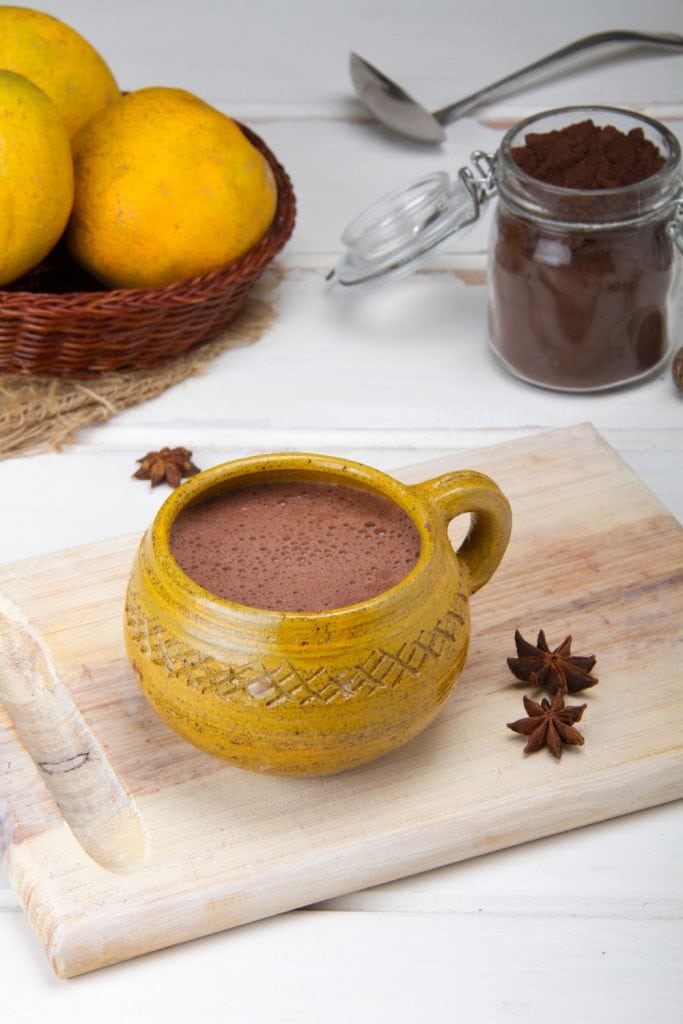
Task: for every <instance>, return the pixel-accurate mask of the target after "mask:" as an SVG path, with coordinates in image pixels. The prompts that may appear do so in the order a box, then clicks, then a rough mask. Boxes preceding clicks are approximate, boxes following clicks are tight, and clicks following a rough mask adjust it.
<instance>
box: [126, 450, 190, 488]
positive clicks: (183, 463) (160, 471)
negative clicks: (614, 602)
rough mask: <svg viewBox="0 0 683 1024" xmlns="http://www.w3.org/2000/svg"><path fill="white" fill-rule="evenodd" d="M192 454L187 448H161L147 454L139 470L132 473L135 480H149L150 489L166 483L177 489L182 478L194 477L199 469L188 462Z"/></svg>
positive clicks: (139, 460) (140, 461)
mask: <svg viewBox="0 0 683 1024" xmlns="http://www.w3.org/2000/svg"><path fill="white" fill-rule="evenodd" d="M191 455H192V452H191V451H189V450H188V449H187V448H162V449H161V450H160V451H158V452H147V454H146V455H143V457H142V458H141V459H138V460H137V461H138V462H139V463H140V468H139V469H138V470H137V472H135V473H133V477H134V478H135V479H136V480H150V481H151V485H150V486H152V487H157V486H158V484H161V483H163V482H164V480H165V481H166V483H168V484H170V485H171V487H177V486H178V485H179V484H180V481H181V479H182V477H184V476H194V475H195V473H199V467H198V466H195V464H194V463H193V462H191V461H190V456H191Z"/></svg>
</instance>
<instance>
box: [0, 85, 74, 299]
mask: <svg viewBox="0 0 683 1024" xmlns="http://www.w3.org/2000/svg"><path fill="white" fill-rule="evenodd" d="M72 200H73V164H72V158H71V147H70V144H69V137H68V135H67V133H66V128H65V127H64V123H63V121H62V119H61V117H60V116H59V114H58V112H57V109H56V108H55V106H54V104H53V103H52V101H51V100H49V99H48V98H47V96H46V95H45V93H44V92H42V91H41V90H40V89H39V88H38V86H37V85H34V84H33V82H29V80H28V79H27V78H24V77H23V76H22V75H17V74H15V73H14V72H13V71H0V285H4V284H8V283H9V282H10V281H13V280H14V279H15V278H17V277H20V276H21V275H22V274H24V273H25V272H26V271H27V270H30V269H31V268H32V267H34V266H35V265H36V264H37V263H40V261H41V260H42V259H43V257H44V256H46V255H47V253H48V252H49V251H50V249H51V248H52V246H53V245H54V244H55V242H57V240H58V239H59V237H60V235H61V234H62V232H63V230H64V227H65V225H66V222H67V220H68V218H69V213H70V211H71V204H72Z"/></svg>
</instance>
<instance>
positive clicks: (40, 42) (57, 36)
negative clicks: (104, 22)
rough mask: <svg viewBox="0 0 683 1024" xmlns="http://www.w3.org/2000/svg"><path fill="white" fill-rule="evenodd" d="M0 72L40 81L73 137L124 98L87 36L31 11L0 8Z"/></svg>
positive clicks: (37, 83)
mask: <svg viewBox="0 0 683 1024" xmlns="http://www.w3.org/2000/svg"><path fill="white" fill-rule="evenodd" d="M0 68H6V69H7V70H8V71H16V72H17V73H18V74H20V75H24V76H25V77H26V78H29V79H30V80H31V81H32V82H35V84H36V85H37V86H39V88H41V89H42V90H43V92H44V93H46V94H47V95H48V96H49V97H50V99H51V100H52V102H53V103H54V105H55V106H56V107H57V110H58V111H59V113H60V114H61V115H62V117H63V119H64V123H65V125H66V130H67V132H68V133H69V136H70V137H71V136H73V135H75V134H76V132H77V131H78V130H79V129H80V128H81V127H82V126H83V125H84V124H85V123H86V121H88V120H89V119H90V118H91V117H92V115H93V114H94V113H96V111H98V110H99V109H100V107H103V106H104V105H105V104H106V103H110V102H111V101H112V100H113V99H115V98H116V97H118V96H119V95H120V93H119V89H118V86H117V84H116V80H115V79H114V76H113V74H112V73H111V71H110V69H109V67H108V66H107V64H106V63H105V62H104V60H103V59H102V57H101V56H100V55H99V53H98V52H97V51H96V50H95V49H94V48H93V47H92V46H91V44H90V43H89V42H88V41H87V40H86V39H84V38H83V36H81V35H80V34H79V33H78V32H76V30H75V29H73V28H71V27H70V26H69V25H65V24H64V22H62V21H59V20H58V19H57V18H53V17H51V15H49V14H44V13H43V12H42V11H34V10H31V9H30V8H28V7H5V6H0Z"/></svg>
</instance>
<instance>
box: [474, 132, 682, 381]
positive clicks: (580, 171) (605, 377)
mask: <svg viewBox="0 0 683 1024" xmlns="http://www.w3.org/2000/svg"><path fill="white" fill-rule="evenodd" d="M510 155H511V158H512V161H514V165H516V166H517V167H521V168H522V169H523V170H524V171H526V173H527V174H529V175H531V176H532V177H534V178H536V179H537V180H538V182H539V189H538V200H537V203H536V205H537V206H538V207H540V208H541V209H542V213H541V215H540V216H538V215H536V213H535V211H532V212H531V213H527V212H526V211H525V210H523V209H517V208H515V207H514V206H512V207H509V206H507V205H506V202H505V198H504V189H502V188H501V190H500V192H501V201H500V203H499V206H498V213H497V230H496V236H495V244H494V249H493V253H492V277H491V291H490V296H491V297H490V302H489V326H490V332H491V338H492V342H493V346H494V349H495V351H496V352H497V353H498V355H499V356H500V357H501V358H502V359H503V361H504V362H505V364H506V365H507V366H508V367H509V368H510V369H511V370H512V371H513V372H514V373H516V374H517V375H519V376H521V377H523V378H524V379H526V380H529V381H531V382H533V383H538V384H542V385H545V386H548V387H554V388H558V389H566V390H593V389H595V388H601V387H608V386H612V385H614V384H616V383H620V382H624V381H628V380H632V379H636V378H638V377H639V376H642V375H644V374H645V373H647V371H648V370H650V369H652V368H653V367H655V366H656V365H657V364H658V363H659V362H660V361H661V360H662V359H663V358H664V356H665V355H666V352H667V348H668V344H669V342H668V337H667V299H668V295H669V290H670V285H671V279H672V263H673V254H672V246H671V242H670V240H669V238H668V237H667V235H666V222H667V220H668V216H669V215H668V214H667V215H660V216H658V217H652V218H647V217H644V218H643V217H642V214H643V210H642V209H640V208H639V207H638V203H637V200H636V204H635V210H634V211H633V212H632V208H633V206H634V199H633V196H632V192H633V190H632V189H628V188H626V189H624V190H623V191H621V192H620V191H619V189H622V188H623V187H624V186H628V185H634V184H636V183H638V182H641V181H645V180H647V179H648V178H649V177H651V176H652V175H653V174H655V173H656V172H657V171H658V170H659V169H660V168H661V167H662V166H663V164H664V163H665V158H664V156H663V155H662V154H661V152H660V151H659V149H658V148H657V147H656V146H655V145H654V144H653V143H652V142H650V141H649V140H648V139H646V138H645V137H644V135H643V132H642V130H641V129H640V128H636V129H634V130H633V131H628V132H622V131H620V130H619V129H617V128H615V127H613V126H611V125H608V126H605V127H597V126H596V125H595V124H594V123H593V121H582V122H579V123H576V124H572V125H569V126H567V127H564V128H562V129H560V130H556V131H549V132H545V133H540V132H538V133H532V132H529V133H527V134H526V135H525V137H524V145H523V146H517V147H512V148H511V150H510ZM510 173H511V174H514V173H516V172H515V171H514V169H513V170H511V171H510ZM531 185H533V183H531ZM531 185H530V186H529V190H528V191H529V192H530V193H532V192H533V189H532V187H531ZM549 185H550V186H559V189H561V191H558V190H557V189H556V188H548V186H549ZM608 189H609V190H612V191H609V192H606V193H605V196H604V199H603V198H602V197H601V196H600V195H599V193H596V191H593V192H592V194H591V191H590V190H608ZM533 198H534V201H536V198H537V197H536V196H534V197H533ZM606 212H608V213H609V216H602V214H604V213H606ZM639 218H641V219H639ZM619 221H622V222H624V221H635V222H632V223H619ZM593 222H595V225H596V226H595V230H593V229H592V228H588V227H587V226H586V225H587V223H593ZM605 223H606V227H603V226H602V225H603V224H605Z"/></svg>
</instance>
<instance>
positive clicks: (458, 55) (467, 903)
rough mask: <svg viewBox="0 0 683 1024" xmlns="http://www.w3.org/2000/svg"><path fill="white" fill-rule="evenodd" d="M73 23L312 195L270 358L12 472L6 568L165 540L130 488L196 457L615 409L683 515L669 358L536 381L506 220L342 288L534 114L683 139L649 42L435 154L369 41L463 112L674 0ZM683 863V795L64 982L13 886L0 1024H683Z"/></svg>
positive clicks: (460, 433) (242, 354) (230, 9)
mask: <svg viewBox="0 0 683 1024" xmlns="http://www.w3.org/2000/svg"><path fill="white" fill-rule="evenodd" d="M46 9H49V11H50V13H53V14H55V15H56V16H58V17H61V18H63V19H64V20H66V21H68V22H70V23H71V24H72V25H74V26H75V27H77V28H78V29H79V30H80V31H81V32H82V33H83V34H84V35H86V36H87V37H88V38H90V39H91V41H93V42H94V43H95V45H96V46H97V47H98V48H99V49H100V51H101V52H102V53H103V55H104V56H105V57H106V58H107V60H108V61H109V63H110V64H111V65H112V67H113V68H114V70H115V73H116V74H117V77H118V79H119V81H120V83H121V84H122V85H123V86H125V87H126V88H129V89H134V88H138V87H142V86H144V85H156V84H168V85H173V86H179V87H183V88H186V89H189V90H190V91H193V92H196V93H197V94H199V95H200V96H202V97H203V98H205V99H207V100H208V101H209V102H212V103H214V104H215V105H217V106H219V107H220V108H221V109H223V110H225V111H226V112H228V113H230V114H232V115H234V116H236V117H239V118H240V119H242V120H244V121H246V122H247V123H250V124H251V125H252V126H253V127H254V128H255V130H256V131H257V132H258V133H259V134H261V135H262V137H263V138H264V139H265V140H266V141H267V143H268V144H269V145H270V147H271V148H272V149H273V150H274V151H275V153H276V154H277V155H278V157H279V158H280V160H281V161H282V162H283V164H284V165H285V167H286V168H287V170H288V172H289V174H290V176H291V178H292V180H293V183H294V187H295V190H296V193H297V198H298V223H297V227H296V230H295V234H294V236H293V238H292V239H291V241H290V243H289V245H288V246H287V248H286V249H285V251H284V253H283V254H282V255H281V257H280V258H279V260H278V266H279V268H280V269H281V271H282V272H283V276H282V280H281V281H280V282H279V284H277V286H276V288H275V290H274V291H273V292H271V293H270V294H269V300H270V301H273V302H274V304H275V308H276V316H275V319H274V322H273V324H272V325H271V326H270V327H269V329H268V331H267V332H266V334H265V336H264V337H262V338H261V339H260V340H259V341H258V342H257V343H255V344H253V345H251V346H247V347H244V348H238V349H235V350H232V351H230V352H226V353H225V354H224V355H223V356H221V357H220V358H219V359H218V360H217V361H216V362H215V363H214V364H213V365H212V366H211V368H210V370H209V371H208V372H207V373H206V374H205V375H204V376H202V377H197V378H194V379H190V380H188V381H187V382H185V383H183V384H181V385H179V386H177V387H176V388H174V389H172V390H171V391H168V392H167V393H166V394H164V395H163V396H162V397H160V398H158V399H156V400H154V401H150V402H148V403H147V404H145V405H142V406H139V407H137V408H135V409H132V410H130V411H128V412H126V413H124V414H122V415H120V416H118V417H116V418H115V419H113V420H112V421H110V422H109V423H108V424H107V425H105V426H102V427H98V428H97V429H93V430H89V431H87V432H84V433H83V434H81V435H80V436H79V437H78V439H77V441H76V443H75V444H73V445H72V446H70V447H68V448H66V449H65V450H64V451H63V452H61V453H59V454H57V453H47V454H42V455H35V456H31V457H24V458H18V459H13V460H9V461H6V462H4V463H0V517H1V518H0V522H1V523H2V529H1V530H0V562H8V561H13V560H15V559H17V558H20V557H24V556H30V555H35V554H39V553H41V552H45V551H50V550H54V549H56V548H60V547H64V546H68V545H71V544H79V543H84V542H87V541H90V540H97V539H103V538H106V537H109V536H113V535H116V534H120V533H127V532H130V531H137V530H140V531H142V530H143V529H144V528H145V527H146V526H147V524H148V523H149V522H150V520H151V519H152V517H153V515H154V513H155V511H156V509H157V508H158V506H159V504H160V503H161V501H162V500H163V498H164V497H165V494H166V493H167V492H165V491H164V489H163V488H159V489H156V490H154V491H151V490H150V489H148V488H147V486H146V485H144V484H140V483H137V482H133V481H131V480H130V474H131V472H132V471H133V469H134V468H135V459H136V458H138V457H139V456H140V455H142V454H144V453H145V452H146V451H148V450H150V449H153V448H157V447H160V446H163V445H170V446H174V445H179V444H181V445H186V446H187V447H189V448H192V449H193V451H194V454H195V461H196V462H197V463H198V464H199V465H200V466H202V467H206V466H209V465H211V464H213V463H216V462H219V461H224V460H226V459H229V458H232V457H236V456H239V455H243V454H247V453H251V452H262V451H269V450H283V449H296V450H316V451H323V452H329V453H332V454H343V455H345V456H347V457H353V458H357V459H360V460H361V461H364V462H367V463H370V464H373V465H375V466H377V467H379V468H382V469H392V468H396V467H398V466H401V465H404V464H406V463H410V462H418V461H422V460H424V459H427V458H431V457H434V456H437V455H439V454H443V453H445V452H449V451H452V450H455V449H476V448H478V447H480V446H482V445H486V444H490V443H495V442H496V441H498V440H508V439H512V438H515V437H519V436H522V435H524V434H527V433H531V432H534V431H536V430H539V429H545V428H548V427H554V426H564V425H570V424H574V423H577V422H583V421H590V422H592V423H593V424H594V425H595V426H596V427H597V428H598V429H599V430H600V431H601V432H602V433H603V434H604V436H605V437H606V438H607V440H608V441H609V442H610V443H611V444H612V445H613V446H614V447H615V448H616V449H617V450H618V451H619V452H620V454H621V455H622V456H623V458H624V459H625V460H626V461H627V462H628V463H629V464H630V465H631V466H632V467H633V469H634V470H635V471H636V472H637V473H638V474H639V475H640V476H641V478H642V479H643V480H644V481H645V482H646V483H647V484H648V485H649V486H650V487H651V488H652V490H653V491H654V492H655V493H656V494H657V495H658V497H659V498H660V499H661V500H662V501H663V502H664V503H665V504H666V505H667V506H668V507H669V509H670V510H671V511H672V512H673V513H674V515H675V516H677V518H678V519H679V520H683V395H681V394H680V393H679V392H677V391H676V390H675V389H674V386H673V384H672V381H671V377H670V374H669V372H668V370H667V372H665V373H662V374H661V376H660V377H659V378H658V379H655V380H653V381H650V382H649V383H647V384H644V385H642V386H640V387H637V388H634V389H631V390H627V391H623V392H615V393H609V394H600V395H586V396H570V395H560V394H554V393H550V392H545V391H542V390H538V389H534V388H531V387H528V386H525V385H523V384H521V383H519V382H517V381H516V380H514V379H512V378H511V377H509V376H508V375H506V374H505V373H504V371H502V370H501V369H500V368H499V367H498V366H497V364H496V363H495V362H494V360H493V358H492V357H491V355H490V354H489V352H488V350H487V347H486V324H485V289H484V286H483V284H482V280H483V271H484V269H485V263H486V238H487V227H488V225H487V223H486V219H485V221H484V222H483V223H482V224H480V225H479V226H478V227H477V228H476V229H475V230H474V231H473V232H472V233H471V234H469V235H468V237H467V239H466V240H465V241H464V242H462V243H461V244H459V245H451V246H449V245H447V246H445V248H444V249H443V250H441V251H439V252H438V253H436V254H435V255H434V256H433V258H432V259H431V261H430V262H429V264H428V265H427V269H426V271H425V272H423V273H421V274H420V275H418V276H416V277H414V278H413V279H411V280H409V281H405V282H403V283H401V284H398V285H395V286H391V287H389V288H386V289H384V290H383V291H379V292H373V293H366V294H363V295H352V294H349V293H345V292H342V291H340V290H338V289H337V288H334V287H331V286H330V285H328V284H326V283H325V275H326V273H327V271H328V270H329V269H330V268H331V267H332V266H333V265H334V263H335V262H336V260H337V258H338V256H339V252H340V247H339V235H340V232H341V230H342V228H343V227H344V225H345V224H346V222H347V221H348V220H349V219H350V218H351V217H352V216H354V215H355V214H356V213H357V212H359V211H360V210H361V209H362V208H363V207H364V206H365V205H366V204H367V203H368V202H370V201H371V200H373V199H374V198H376V197H377V196H379V195H381V194H382V193H384V192H385V191H387V190H388V189H390V188H393V187H395V186H398V185H400V184H402V183H404V182H408V181H410V180H411V179H412V178H414V177H416V176H418V175H420V174H422V173H426V172H428V171H430V170H435V169H445V170H448V171H450V172H454V171H455V170H456V169H457V167H458V166H459V165H460V164H461V163H462V162H464V161H466V159H467V157H468V155H469V153H470V152H471V150H473V149H475V148H484V149H487V150H489V151H493V150H494V149H495V147H496V145H497V142H498V140H499V139H500V136H501V131H502V129H503V128H504V127H505V126H507V125H508V124H510V123H512V122H513V121H515V120H517V119H519V118H520V117H522V116H525V115H527V114H530V113H533V112H535V111H537V110H541V109H545V108H550V107H552V106H556V105H564V104H568V103H581V102H586V103H595V102H597V103H609V104H615V105H621V106H626V107H631V108H635V109H639V110H643V111H645V112H647V113H650V114H652V115H653V116H655V117H659V118H661V119H663V120H665V121H666V122H667V123H668V124H669V125H670V126H671V127H672V128H673V129H674V131H676V132H677V133H678V135H679V137H680V136H681V135H682V134H683V57H661V56H657V57H654V56H652V55H647V56H646V55H642V54H641V55H638V56H637V57H636V56H631V57H630V58H629V59H627V60H626V59H621V60H612V61H611V62H610V63H609V64H608V65H603V66H597V65H595V64H592V65H591V66H590V67H587V68H584V69H583V70H582V72H581V73H580V74H578V73H575V74H569V73H565V74H564V75H562V76H561V77H553V78H552V79H550V80H548V81H547V82H545V83H544V84H543V85H537V86H536V87H535V88H528V89H527V90H525V91H524V92H520V93H517V94H516V95H514V96H510V97H508V98H506V99H504V100H500V101H499V102H498V103H496V104H495V105H493V106H490V107H487V108H484V109H482V110H480V111H478V112H477V116H476V117H474V116H473V117H469V118H465V119H463V120H462V121H460V122H458V123H456V124H454V125H452V126H451V127H450V128H449V130H448V141H447V143H446V144H445V145H444V146H443V147H441V148H440V149H438V150H430V149H426V148H424V147H422V146H418V145H412V144H410V143H408V142H403V141H400V140H398V139H396V138H392V137H389V136H388V135H387V134H386V133H384V132H383V131H381V130H378V129H377V128H376V127H375V126H373V125H372V124H370V123H369V121H368V120H367V119H366V118H364V116H363V112H362V110H361V108H360V106H359V105H358V104H357V103H356V102H355V100H354V99H353V95H352V91H351V86H350V80H349V77H348V72H347V58H348V52H349V50H350V49H355V50H357V51H358V52H360V53H361V54H363V55H364V56H366V57H367V58H368V59H370V60H372V61H373V62H376V63H377V64H378V65H379V66H380V67H382V68H383V69H384V70H386V71H387V72H388V73H389V74H393V75H394V76H395V77H397V78H400V80H401V81H402V82H403V84H405V85H406V87H407V88H408V89H409V90H410V91H411V92H413V94H415V95H416V96H418V97H420V98H421V99H423V100H424V101H425V102H426V103H427V104H429V105H432V106H434V107H436V106H441V105H443V104H444V103H446V102H448V101H450V100H452V99H455V98H456V97H458V96H459V95H464V94H466V93H467V92H470V91H473V90H474V89H475V88H476V87H478V86H480V85H483V84H485V83H487V82H488V81H491V80H493V79H494V78H496V77H499V76H500V75H502V74H503V73H505V72H507V71H509V70H512V69H514V68H516V67H517V66H520V65H521V64H523V63H526V62H528V61H530V60H532V59H534V58H536V57H538V56H540V55H542V54H544V53H546V52H548V51H550V50H552V49H554V48H556V47H557V46H559V45H561V44H562V43H564V42H568V41H570V40H571V39H573V38H575V37H578V36H580V35H584V34H587V33H589V32H594V31H598V30H600V29H607V28H616V27H624V28H648V29H652V30H655V29H659V30H662V31H665V30H668V31H679V32H681V31H683V12H682V11H681V8H680V5H679V4H678V3H677V2H676V0H651V2H649V3H647V4H646V3H644V2H636V0H633V2H629V3H628V4H624V3H623V2H620V3H617V2H616V0H597V2H594V3H592V4H587V3H576V4H574V5H572V6H569V5H564V4H563V5H560V4H551V5H545V7H539V6H538V5H537V4H534V3H532V2H531V0H524V2H521V0H520V2H519V3H517V4H509V3H506V2H505V0H491V2H490V3H488V4H487V5H485V9H484V8H477V7H474V6H472V5H465V4H454V3H452V2H446V0H426V2H423V3H422V4H419V5H418V4H416V3H414V2H412V0H370V2H366V3H363V2H361V0H346V2H345V3H343V4H333V3H329V2H326V0H322V2H321V0H294V2H293V3H289V4H277V3H276V2H275V0H250V3H232V4H216V3H210V2H209V0H192V2H189V0H187V2H186V3H183V4H172V5H171V4H165V3H163V2H161V0H151V2H150V0H143V2H138V3H133V2H132V0H119V3H117V4H116V5H107V6H105V5H99V4H89V3H87V2H86V0H54V2H51V3H50V4H49V5H48V8H46ZM468 282H469V283H468ZM679 343H680V344H683V337H681V338H679ZM471 461H472V462H476V454H475V455H473V456H471ZM652 685H656V680H653V681H652ZM0 767H1V766H0ZM0 826H1V822H0ZM682 846H683V815H681V809H680V805H667V806H663V807H660V808H655V809H651V810H648V811H643V812H640V813H638V814H634V815H631V816H630V817H627V818H621V819H618V820H614V821H611V822H606V823H603V824H601V825H594V826H591V827H589V828H585V829H583V830H580V831H576V832H573V833H567V834H564V835H560V836H555V837H551V838H548V839H545V840H541V841H538V842H535V843H533V844H528V845H526V846H522V847H517V848H513V849H509V850H506V851H502V852H500V853H496V854H491V855H489V856H487V857H485V858H480V859H476V860H471V861H468V862H465V863H461V864H458V865H454V866H452V867H447V868H443V869H440V870H437V871H433V872H430V873H428V874H425V875H422V876H418V877H413V878H408V879H405V880H402V881H398V882H395V883H392V884H390V885H385V886H382V887H381V888H378V889H374V890H369V891H365V892H360V893H357V894H355V895H352V896H347V897H343V898H339V899H337V900H334V901H331V902H329V903H326V904H325V905H319V906H316V907H313V908H308V909H305V910H301V911H297V912H294V913H290V914H286V915H283V916H281V917H278V918H275V919H271V920H267V921H262V922H260V923H257V924H253V925H249V926H246V927H243V928H240V929H237V930H235V931H232V932H227V933H223V934H219V935H215V936H212V937H209V938H206V939H202V940H198V941H195V942H192V943H189V944H187V945H185V946H182V947H176V948H174V949H170V950H167V951H164V952H162V953H157V954H153V955H150V956H147V957H143V958H141V959H138V960H136V961H132V962H130V963H127V964H122V965H119V966H117V967H113V968H108V969H106V970H103V971H99V972H97V973H95V974H91V975H87V976H84V977H82V978H79V979H75V980H73V981H70V982H62V981H58V980H56V979H55V978H54V977H53V976H52V975H51V973H50V969H49V967H48V964H47V962H46V960H45V959H44V957H43V954H42V952H41V951H40V949H39V948H38V944H37V941H36V940H35V938H34V936H33V934H32V932H31V930H30V928H29V926H28V924H27V922H26V920H25V918H24V915H23V913H22V911H21V909H20V907H19V905H18V902H17V900H16V897H15V896H14V894H13V892H12V890H11V889H10V888H9V885H8V883H7V881H6V879H5V877H4V875H2V873H1V872H0V1007H2V1013H1V1017H0V1019H2V1020H3V1021H12V1022H14V1021H38V1020H44V1019H47V1017H48V1015H49V1018H50V1019H51V1020H53V1021H55V1022H61V1021H67V1020H73V1019H77V1018H80V1017H83V1016H85V1014H87V1015H88V1016H89V1017H90V1018H92V1019H96V1020H98V1021H100V1022H105V1021H113V1020H118V1019H120V1017H121V1016H122V1015H124V1016H125V1017H126V1018H127V1019H129V1020H132V1021H138V1020H139V1021H143V1020H144V1021H149V1020H152V1021H155V1020H164V1021H167V1022H168V1021H171V1022H172V1021H187V1020H195V1021H203V1020H208V1019H210V1018H211V1017H213V1016H218V1015H219V1014H220V1016H221V1017H222V1018H228V1019H232V1020H235V1021H240V1022H242V1021H244V1022H262V1021H264V1022H265V1021H273V1022H290V1021H310V1022H320V1021H325V1022H334V1021H342V1020H344V1021H346V1020H353V1021H363V1022H366V1021H367V1022H375V1021H382V1022H384V1021H387V1022H388V1021H391V1022H394V1021H399V1022H418V1021H420V1022H421V1021H452V1020H462V1021H467V1022H468V1024H476V1022H480V1021H486V1022H488V1021H492V1022H498V1021H508V1020H509V1021H515V1020H519V1021H527V1022H532V1021H533V1022H535V1021H539V1022H540V1021H545V1020H546V1019H549V1018H550V1019H553V1020H555V1021H558V1022H564V1021H574V1020H584V1021H599V1022H601V1024H607V1022H611V1021H620V1022H630V1021H634V1022H635V1021H648V1020H652V1021H655V1020H656V1021H657V1022H658V1024H664V1022H666V1024H669V1022H670V1024H674V1022H680V1021H681V1020H683V971H682V970H681V963H683V926H682V923H681V916H682V911H683V878H682V872H681V867H680V865H681V853H680V850H681V848H682Z"/></svg>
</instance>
